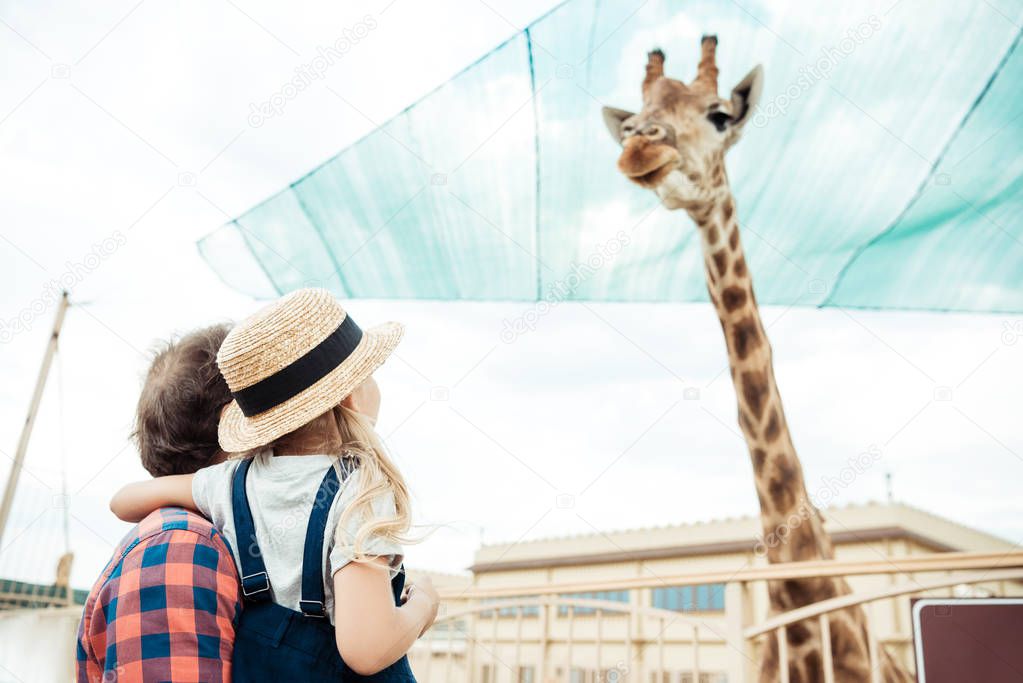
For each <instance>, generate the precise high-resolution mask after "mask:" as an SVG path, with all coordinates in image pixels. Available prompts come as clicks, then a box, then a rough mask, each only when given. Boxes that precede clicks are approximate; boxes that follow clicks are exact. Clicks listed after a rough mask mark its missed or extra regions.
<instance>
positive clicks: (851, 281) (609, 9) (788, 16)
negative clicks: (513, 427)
mask: <svg viewBox="0 0 1023 683" xmlns="http://www.w3.org/2000/svg"><path fill="white" fill-rule="evenodd" d="M1021 22H1023V0H1017V1H1014V2H1008V1H1002V0H999V1H998V2H992V3H955V2H950V1H949V2H930V3H924V2H920V1H918V0H901V1H900V2H893V1H892V0H889V1H888V2H884V3H872V2H863V3H841V2H824V3H818V4H815V5H814V6H813V8H810V7H808V6H806V5H802V4H798V3H794V2H793V3H762V4H753V3H744V4H743V5H742V6H740V5H738V4H735V3H732V2H669V1H666V0H664V1H660V2H658V1H656V0H650V1H649V2H646V3H642V4H639V3H617V2H609V1H607V0H568V2H565V3H563V4H561V5H559V6H558V7H556V8H555V9H554V10H552V11H551V12H550V13H548V14H547V15H545V16H544V17H542V18H540V19H539V20H537V21H536V22H534V23H533V24H531V25H530V26H529V27H527V28H526V29H525V30H523V31H522V32H520V33H518V34H516V35H514V36H513V37H512V38H510V39H509V40H508V41H507V42H505V43H504V44H502V45H500V46H498V47H497V48H495V49H494V50H493V51H491V52H490V53H488V54H487V55H485V56H484V57H483V58H482V59H480V60H479V61H478V62H476V63H474V64H473V65H471V66H470V67H468V68H467V69H465V70H464V71H463V72H461V73H460V74H458V75H457V76H455V77H454V78H452V79H451V80H450V81H448V82H447V83H445V84H444V85H443V86H441V87H440V88H438V89H437V90H435V91H433V92H432V93H430V94H429V95H427V96H426V97H424V98H423V99H421V100H419V101H418V102H416V103H414V104H412V105H411V106H410V107H408V108H407V109H406V110H405V111H403V112H402V113H400V114H399V115H397V116H396V117H394V118H393V119H391V120H390V121H388V122H387V123H386V124H384V125H383V126H381V127H380V128H378V129H377V130H375V131H373V132H372V133H371V134H369V135H367V136H366V137H365V138H363V139H361V140H359V141H358V142H356V143H355V144H353V145H352V146H350V147H348V148H346V149H344V150H341V151H340V152H338V153H337V154H336V155H335V156H334V157H332V158H331V159H329V160H328V161H327V162H325V163H324V164H322V165H321V166H319V167H318V168H316V169H314V170H312V171H310V172H309V173H308V174H307V175H305V176H304V177H302V178H301V179H298V180H296V181H295V182H294V183H292V184H291V185H289V186H288V187H286V188H284V189H283V190H281V191H280V192H279V193H277V194H276V195H274V196H272V197H270V198H268V199H266V200H265V201H263V202H261V203H260V204H258V205H257V206H255V207H254V208H252V209H250V210H249V211H246V212H245V213H243V214H242V215H240V216H238V217H237V218H235V219H234V220H233V221H231V222H230V223H228V224H226V225H224V226H222V227H220V228H219V229H217V230H215V231H214V232H212V233H211V234H209V235H208V236H206V237H205V238H203V239H202V240H201V241H200V243H199V248H200V251H201V253H202V255H203V256H204V258H205V259H206V260H207V261H208V262H209V264H210V265H211V266H212V267H213V268H214V270H215V271H216V272H217V273H218V274H219V275H220V277H221V278H222V279H223V280H224V281H225V282H227V283H228V284H229V285H231V286H232V287H234V288H236V289H238V290H240V291H243V292H245V293H248V294H250V295H252V296H255V297H260V298H265V297H273V296H276V295H278V294H280V293H283V292H286V291H290V290H292V289H295V288H298V287H303V286H323V287H327V288H329V289H331V290H333V291H334V292H335V293H336V294H337V295H338V296H341V297H347V298H357V297H366V298H417V299H438V300H535V299H541V298H558V299H561V300H565V299H567V300H581V301H626V302H639V301H702V300H705V299H706V296H707V295H706V288H705V284H704V272H703V263H702V256H701V254H700V243H699V240H698V238H697V235H696V228H695V226H694V225H693V224H692V222H691V221H690V220H689V218H688V217H687V216H686V215H685V214H684V213H683V212H678V211H674V212H673V211H668V210H666V209H664V208H663V207H661V206H660V205H659V203H658V201H657V198H656V196H655V195H654V194H653V193H651V192H649V191H645V190H643V189H642V188H639V187H637V186H634V185H632V184H631V183H629V182H628V181H627V180H626V179H625V178H624V177H623V176H622V175H621V174H619V173H618V171H617V170H616V167H615V162H616V159H617V156H618V153H619V147H618V146H617V144H616V143H615V142H613V141H612V140H611V138H610V137H609V135H608V133H607V131H606V129H605V128H604V125H603V122H602V120H601V115H600V108H601V106H602V105H604V104H608V105H612V106H617V107H620V108H625V109H638V108H639V100H640V97H639V86H640V81H641V79H642V75H643V67H644V64H645V61H646V52H647V51H648V50H649V49H650V48H652V47H655V46H657V47H661V48H662V49H663V50H664V51H665V52H666V53H667V56H668V59H667V66H666V70H667V73H668V75H670V76H672V77H676V78H681V79H683V80H686V81H688V80H690V79H691V78H692V77H693V75H694V73H695V68H696V61H697V58H698V54H699V40H700V36H701V35H702V34H703V33H716V34H717V35H718V37H719V40H720V42H719V46H718V66H719V68H720V71H721V75H720V77H719V85H720V92H721V94H722V95H723V96H727V94H728V92H729V91H730V89H731V86H732V85H733V84H735V83H737V82H738V81H739V80H741V79H742V77H743V76H744V75H745V74H746V73H747V72H748V71H749V69H750V68H752V67H753V66H754V65H755V64H758V63H759V64H763V65H764V69H765V73H766V83H765V88H764V93H763V96H762V98H761V102H760V106H759V108H758V110H757V112H756V114H755V115H754V117H753V119H752V120H751V122H750V123H749V124H748V125H747V126H746V129H745V131H744V133H743V139H742V140H740V141H739V143H738V144H737V145H736V146H735V147H734V148H733V149H732V150H731V151H730V152H729V153H728V162H727V163H728V169H729V174H730V180H731V185H732V188H733V191H734V193H735V196H736V202H737V206H738V216H739V220H740V224H741V228H742V232H743V242H744V245H745V248H746V252H747V260H748V262H749V264H750V268H751V270H752V272H753V276H754V280H755V282H756V288H757V294H758V299H759V300H760V301H761V302H762V303H769V304H780V305H785V306H790V305H812V306H841V307H857V308H880V309H918V310H938V311H940V310H960V311H981V312H1018V311H1023V219H1021V218H1020V215H1021V214H1020V210H1021V209H1023V97H1020V96H1019V91H1020V88H1021V85H1023V56H1021V50H1020V49H1019V42H1020V40H1019V39H1020V28H1019V26H1020V24H1021Z"/></svg>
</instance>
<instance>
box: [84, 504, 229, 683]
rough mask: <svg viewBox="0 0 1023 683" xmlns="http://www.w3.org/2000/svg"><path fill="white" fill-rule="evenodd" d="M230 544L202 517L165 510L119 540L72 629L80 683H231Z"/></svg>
mask: <svg viewBox="0 0 1023 683" xmlns="http://www.w3.org/2000/svg"><path fill="white" fill-rule="evenodd" d="M240 600H241V594H240V592H239V588H238V573H237V571H236V570H235V566H234V560H233V558H232V556H231V550H230V548H229V547H228V544H227V540H226V539H225V538H224V536H223V534H221V533H220V532H219V531H217V530H216V529H215V528H213V525H212V524H210V523H209V522H208V521H207V520H205V519H203V518H202V517H200V516H199V515H197V514H195V513H192V512H188V511H186V510H183V509H181V508H163V509H160V510H157V511H156V512H153V513H152V514H150V515H149V516H148V517H146V518H145V519H144V520H142V521H141V522H139V524H138V526H136V527H135V528H134V529H132V531H131V532H130V533H129V534H128V536H127V537H125V539H124V541H123V542H122V543H121V545H120V546H119V547H118V549H117V552H115V553H114V556H113V557H112V558H111V560H110V562H109V563H108V564H107V567H106V569H104V570H103V573H102V574H101V575H100V577H99V579H98V580H97V581H96V585H95V586H93V587H92V591H91V592H90V593H89V598H88V599H87V600H86V602H85V611H84V613H83V615H82V622H81V625H80V626H79V627H78V656H77V659H78V680H79V681H80V682H82V683H84V682H85V681H88V682H89V683H94V682H100V681H102V682H103V683H107V682H108V681H114V680H121V681H230V680H231V653H232V651H233V649H234V630H235V624H236V623H237V619H238V616H239V615H240V613H241V603H240Z"/></svg>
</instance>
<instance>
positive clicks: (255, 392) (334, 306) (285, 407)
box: [217, 289, 405, 453]
mask: <svg viewBox="0 0 1023 683" xmlns="http://www.w3.org/2000/svg"><path fill="white" fill-rule="evenodd" d="M404 331H405V328H404V327H403V326H402V325H401V324H400V323H394V322H389V323H384V324H382V325H378V326H376V327H371V328H370V329H368V330H365V331H363V330H361V329H360V328H359V326H358V325H356V324H355V321H353V320H352V319H351V317H350V316H349V315H348V314H347V313H346V312H345V309H344V308H342V307H341V305H340V304H339V303H338V302H337V300H336V299H334V297H333V296H332V295H331V294H330V292H328V291H326V290H324V289H300V290H297V291H294V292H292V293H291V294H288V295H286V296H284V297H282V298H281V299H279V300H278V301H276V302H275V303H273V304H270V305H269V306H267V307H266V308H264V309H262V310H260V311H259V312H258V313H256V314H255V315H253V316H252V317H250V318H247V319H246V320H243V321H242V322H240V323H239V324H238V325H237V326H235V328H234V329H233V330H231V332H230V334H228V335H227V338H226V339H224V343H223V345H222V346H221V347H220V352H219V353H218V354H217V365H218V366H219V367H220V373H221V374H222V375H223V376H224V379H225V380H226V381H227V386H228V388H230V389H231V394H232V395H233V396H234V399H235V400H233V401H232V402H231V403H230V404H229V405H228V406H227V409H226V410H225V411H224V413H223V415H222V416H221V418H220V434H219V436H220V447H221V448H223V449H224V450H225V451H226V452H228V453H237V452H240V451H247V450H250V449H253V448H258V447H259V446H265V445H266V444H268V443H270V442H271V441H273V440H274V439H276V438H278V437H280V436H284V435H285V434H288V433H289V432H292V431H294V430H296V429H298V428H299V427H301V426H302V425H304V424H306V423H308V422H310V421H312V420H313V419H314V418H316V417H319V416H320V415H322V414H323V413H325V412H327V411H328V410H330V409H331V408H333V407H334V406H336V405H338V404H339V403H340V402H341V399H343V398H344V397H345V396H348V395H349V394H350V393H352V392H353V391H354V390H355V388H356V387H358V386H359V385H360V384H362V383H363V382H364V381H366V380H367V379H369V376H370V375H372V374H373V371H374V370H376V369H377V368H378V367H380V365H381V364H383V362H384V361H385V360H387V357H388V356H390V355H391V352H392V351H394V348H395V347H396V346H397V345H398V342H399V341H400V340H401V336H402V334H403V332H404Z"/></svg>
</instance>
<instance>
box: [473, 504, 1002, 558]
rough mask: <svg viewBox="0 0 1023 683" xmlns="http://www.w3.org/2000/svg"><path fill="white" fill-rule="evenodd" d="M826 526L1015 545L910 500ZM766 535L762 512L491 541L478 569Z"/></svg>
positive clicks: (738, 545)
mask: <svg viewBox="0 0 1023 683" xmlns="http://www.w3.org/2000/svg"><path fill="white" fill-rule="evenodd" d="M823 513H824V518H825V527H826V528H827V529H828V531H829V532H830V533H831V537H832V540H833V541H834V543H835V544H836V545H843V544H848V543H864V542H871V541H879V540H884V539H906V540H911V541H915V542H916V543H918V544H920V545H923V546H925V547H927V548H930V549H931V550H933V551H934V552H949V551H998V550H1006V551H1008V550H1010V549H1012V548H1013V544H1012V543H1010V542H1009V541H1006V540H1004V539H1001V538H998V537H997V536H993V535H991V534H988V533H986V532H983V531H980V530H977V529H973V528H971V527H968V526H965V525H962V524H959V523H957V522H953V521H951V520H949V519H946V518H944V517H940V516H938V515H935V514H933V513H930V512H926V511H924V510H921V509H919V508H915V507H912V506H910V505H906V504H903V503H874V502H871V503H866V504H856V505H848V506H844V507H835V508H827V509H825V510H824V511H823ZM759 534H760V518H759V517H758V516H746V517H735V518H727V519H717V520H710V521H706V522H694V523H688V524H676V525H670V526H659V527H647V528H640V529H626V530H621V531H608V532H600V533H588V534H580V535H576V536H561V537H553V538H541V539H535V540H531V541H520V542H514V543H502V544H494V545H484V546H482V547H481V548H480V549H479V550H478V551H477V552H476V556H475V561H474V562H473V565H472V566H471V567H470V568H469V569H470V570H471V571H473V572H474V573H477V574H478V573H483V572H493V571H508V570H515V569H536V568H541V567H559V566H578V565H592V564H607V563H614V562H625V561H636V560H655V559H666V558H678V557H686V556H701V555H718V554H726V553H742V552H750V551H752V550H753V548H754V545H755V543H756V541H757V538H758V536H759Z"/></svg>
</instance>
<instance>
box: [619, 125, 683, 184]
mask: <svg viewBox="0 0 1023 683" xmlns="http://www.w3.org/2000/svg"><path fill="white" fill-rule="evenodd" d="M680 160H681V155H680V154H679V152H678V150H677V149H675V147H674V146H672V145H669V144H665V143H663V142H651V141H649V140H647V139H645V138H643V137H641V136H635V137H630V138H626V139H625V142H624V147H623V149H622V154H621V156H620V157H618V170H619V171H621V172H622V173H623V174H624V175H625V176H626V177H627V178H628V179H629V180H631V181H633V182H635V183H637V184H639V185H642V186H643V187H648V188H649V187H656V186H657V185H658V184H660V183H661V181H663V180H664V179H665V178H666V177H667V176H668V174H669V173H671V172H672V171H673V170H675V169H676V168H677V167H678V164H679V161H680Z"/></svg>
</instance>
